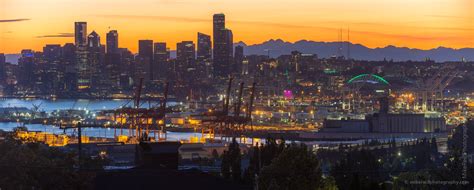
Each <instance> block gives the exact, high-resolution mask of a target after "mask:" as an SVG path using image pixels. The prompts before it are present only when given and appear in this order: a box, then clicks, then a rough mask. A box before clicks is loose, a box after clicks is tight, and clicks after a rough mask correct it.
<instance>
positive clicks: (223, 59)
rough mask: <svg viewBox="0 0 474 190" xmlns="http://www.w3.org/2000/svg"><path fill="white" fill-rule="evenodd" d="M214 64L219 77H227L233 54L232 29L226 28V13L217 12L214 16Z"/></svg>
mask: <svg viewBox="0 0 474 190" xmlns="http://www.w3.org/2000/svg"><path fill="white" fill-rule="evenodd" d="M213 25H214V26H213V32H214V34H213V38H214V40H213V46H214V49H213V55H214V58H213V66H214V73H215V76H217V77H226V76H228V74H229V70H230V68H229V67H230V65H231V63H232V56H233V48H232V45H233V44H232V43H233V36H232V31H231V30H229V29H226V28H225V15H224V14H215V15H214V17H213Z"/></svg>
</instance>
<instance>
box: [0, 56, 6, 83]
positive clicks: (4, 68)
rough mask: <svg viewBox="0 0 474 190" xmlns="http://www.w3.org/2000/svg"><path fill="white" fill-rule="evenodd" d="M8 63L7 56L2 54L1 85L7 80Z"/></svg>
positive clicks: (0, 59) (0, 65)
mask: <svg viewBox="0 0 474 190" xmlns="http://www.w3.org/2000/svg"><path fill="white" fill-rule="evenodd" d="M6 62H7V61H6V57H5V54H3V53H0V84H4V83H5V80H6V78H7V72H6Z"/></svg>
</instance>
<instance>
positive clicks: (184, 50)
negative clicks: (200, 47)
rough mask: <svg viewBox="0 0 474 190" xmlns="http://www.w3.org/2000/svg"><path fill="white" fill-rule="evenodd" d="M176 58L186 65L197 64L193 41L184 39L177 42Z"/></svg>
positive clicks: (193, 65) (179, 62) (192, 65)
mask: <svg viewBox="0 0 474 190" xmlns="http://www.w3.org/2000/svg"><path fill="white" fill-rule="evenodd" d="M176 60H177V61H178V64H180V65H182V66H185V67H194V68H195V66H196V64H195V60H196V49H195V45H194V43H193V41H182V42H179V43H177V44H176Z"/></svg>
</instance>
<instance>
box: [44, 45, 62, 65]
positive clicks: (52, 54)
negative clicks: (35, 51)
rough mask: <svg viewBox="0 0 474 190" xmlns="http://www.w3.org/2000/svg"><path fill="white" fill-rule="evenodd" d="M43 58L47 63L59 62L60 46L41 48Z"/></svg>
mask: <svg viewBox="0 0 474 190" xmlns="http://www.w3.org/2000/svg"><path fill="white" fill-rule="evenodd" d="M43 56H44V58H45V60H46V61H48V62H53V61H59V59H60V58H61V45H59V44H47V45H46V46H45V47H43Z"/></svg>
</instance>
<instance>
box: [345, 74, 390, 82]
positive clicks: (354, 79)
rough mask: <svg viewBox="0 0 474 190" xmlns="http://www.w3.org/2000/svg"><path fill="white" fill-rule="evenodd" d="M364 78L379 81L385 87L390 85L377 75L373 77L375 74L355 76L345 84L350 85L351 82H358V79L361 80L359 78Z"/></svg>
mask: <svg viewBox="0 0 474 190" xmlns="http://www.w3.org/2000/svg"><path fill="white" fill-rule="evenodd" d="M366 76H368V77H373V78H375V79H376V80H377V81H380V82H382V83H384V84H387V85H389V84H390V83H389V82H388V81H387V80H385V79H384V78H383V77H381V76H378V75H375V74H360V75H357V76H355V77H353V78H351V79H350V80H349V81H347V83H352V82H354V81H356V80H359V79H361V78H363V77H366Z"/></svg>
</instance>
